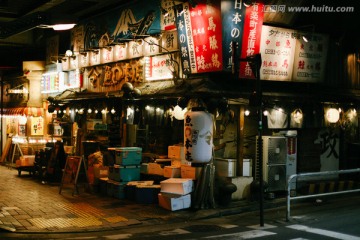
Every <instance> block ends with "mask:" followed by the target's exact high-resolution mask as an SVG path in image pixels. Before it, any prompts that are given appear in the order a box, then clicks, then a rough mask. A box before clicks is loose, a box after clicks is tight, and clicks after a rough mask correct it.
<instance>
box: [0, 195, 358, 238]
mask: <svg viewBox="0 0 360 240" xmlns="http://www.w3.org/2000/svg"><path fill="white" fill-rule="evenodd" d="M359 203H360V195H359V194H352V195H343V196H341V197H334V196H333V197H330V198H322V199H321V201H316V199H311V200H306V201H303V202H300V203H296V204H295V205H294V206H292V211H291V219H290V220H289V221H286V218H285V216H286V212H285V211H286V208H285V207H281V208H276V209H271V210H266V211H265V213H264V222H265V224H264V226H262V227H261V226H260V221H259V219H260V216H259V212H258V211H255V212H248V213H244V214H236V215H230V216H223V217H217V218H210V219H204V220H197V221H193V222H183V223H177V224H163V225H152V226H136V227H126V228H124V229H122V230H118V231H106V232H88V233H62V234H19V233H6V232H4V231H3V232H0V239H156V240H161V239H172V240H175V239H182V240H185V239H215V240H217V239H221V240H223V239H259V240H267V239H289V240H290V239H291V240H295V239H296V240H315V239H316V240H318V239H341V240H360V227H359V226H360V204H359Z"/></svg>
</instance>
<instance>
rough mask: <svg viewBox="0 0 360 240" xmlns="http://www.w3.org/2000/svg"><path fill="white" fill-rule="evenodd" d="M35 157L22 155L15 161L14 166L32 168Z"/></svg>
mask: <svg viewBox="0 0 360 240" xmlns="http://www.w3.org/2000/svg"><path fill="white" fill-rule="evenodd" d="M34 162H35V155H24V156H20V159H19V160H16V162H15V164H16V166H17V167H30V166H34Z"/></svg>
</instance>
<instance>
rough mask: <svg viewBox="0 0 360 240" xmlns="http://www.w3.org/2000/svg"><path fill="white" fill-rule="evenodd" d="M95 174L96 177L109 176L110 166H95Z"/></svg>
mask: <svg viewBox="0 0 360 240" xmlns="http://www.w3.org/2000/svg"><path fill="white" fill-rule="evenodd" d="M94 175H95V178H105V177H108V176H109V167H107V166H101V167H95V166H94Z"/></svg>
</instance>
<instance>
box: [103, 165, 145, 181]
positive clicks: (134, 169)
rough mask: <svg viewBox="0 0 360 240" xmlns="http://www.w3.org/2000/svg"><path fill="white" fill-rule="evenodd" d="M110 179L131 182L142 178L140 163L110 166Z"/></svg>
mask: <svg viewBox="0 0 360 240" xmlns="http://www.w3.org/2000/svg"><path fill="white" fill-rule="evenodd" d="M109 179H110V180H114V181H117V182H130V181H139V180H140V165H135V166H120V165H116V164H115V165H114V166H110V167H109Z"/></svg>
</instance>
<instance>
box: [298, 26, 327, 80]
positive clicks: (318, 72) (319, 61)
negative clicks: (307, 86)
mask: <svg viewBox="0 0 360 240" xmlns="http://www.w3.org/2000/svg"><path fill="white" fill-rule="evenodd" d="M303 36H305V37H306V39H307V41H308V42H305V40H304V39H303ZM328 41H329V37H328V36H327V35H323V34H315V33H311V34H309V33H301V32H299V33H298V35H297V41H296V47H295V59H294V69H293V80H294V81H302V82H319V81H322V79H324V74H325V64H326V56H327V50H328Z"/></svg>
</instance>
